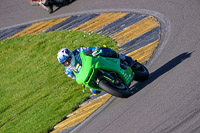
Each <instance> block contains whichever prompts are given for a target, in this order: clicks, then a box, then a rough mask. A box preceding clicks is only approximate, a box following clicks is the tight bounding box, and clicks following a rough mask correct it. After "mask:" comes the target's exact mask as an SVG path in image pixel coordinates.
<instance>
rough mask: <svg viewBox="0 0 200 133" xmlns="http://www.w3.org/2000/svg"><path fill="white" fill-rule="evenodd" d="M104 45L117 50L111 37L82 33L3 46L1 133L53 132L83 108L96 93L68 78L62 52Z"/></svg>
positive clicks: (0, 44) (30, 37)
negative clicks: (87, 100) (84, 90)
mask: <svg viewBox="0 0 200 133" xmlns="http://www.w3.org/2000/svg"><path fill="white" fill-rule="evenodd" d="M102 44H107V45H108V46H109V47H111V48H113V49H114V50H117V46H116V43H115V42H114V41H113V40H112V39H110V38H109V37H106V36H102V35H99V34H91V33H84V32H80V31H56V32H49V33H41V34H37V35H28V36H23V37H17V38H12V39H7V40H4V41H0V62H1V64H0V73H1V74H0V79H1V80H0V102H1V104H0V132H1V133H40V132H48V131H50V130H51V129H52V128H53V126H54V125H55V124H56V123H58V122H60V121H61V120H63V119H64V118H65V116H66V115H67V114H69V113H71V112H73V111H74V110H75V109H77V107H78V105H79V104H81V103H82V102H83V101H85V100H86V99H87V98H88V96H89V95H90V93H89V91H87V92H86V93H83V92H82V89H83V88H82V87H81V85H78V84H77V83H76V81H74V80H72V79H70V78H68V77H67V76H66V75H65V73H64V67H63V66H62V65H61V64H59V63H58V61H57V52H58V50H59V49H61V48H65V47H66V48H69V49H71V50H74V49H76V48H78V47H81V46H84V47H90V46H102Z"/></svg>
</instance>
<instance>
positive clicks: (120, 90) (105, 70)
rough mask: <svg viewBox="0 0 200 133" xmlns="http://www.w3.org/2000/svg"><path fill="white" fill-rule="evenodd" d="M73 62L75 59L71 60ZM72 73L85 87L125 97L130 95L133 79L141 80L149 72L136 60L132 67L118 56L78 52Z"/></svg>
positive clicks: (145, 78) (147, 75) (146, 76)
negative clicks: (110, 56)
mask: <svg viewBox="0 0 200 133" xmlns="http://www.w3.org/2000/svg"><path fill="white" fill-rule="evenodd" d="M72 62H75V61H72ZM76 62H78V63H76V64H74V63H72V64H73V65H74V66H75V69H74V74H75V76H76V81H77V83H78V84H83V85H85V87H87V88H92V89H96V90H100V91H106V92H107V93H110V94H111V95H113V96H116V97H120V98H127V97H129V96H131V95H132V91H131V89H130V88H129V86H130V84H131V82H132V81H133V80H135V81H139V82H143V81H145V80H147V79H148V77H149V72H148V70H147V68H146V67H145V66H143V65H142V64H140V63H138V62H137V61H136V62H135V64H134V65H133V67H132V68H131V67H129V66H128V65H127V63H126V62H122V61H120V59H119V58H109V57H102V56H100V55H99V54H98V53H95V54H94V53H92V54H91V53H89V54H88V53H86V52H83V51H82V52H80V54H79V58H78V60H76Z"/></svg>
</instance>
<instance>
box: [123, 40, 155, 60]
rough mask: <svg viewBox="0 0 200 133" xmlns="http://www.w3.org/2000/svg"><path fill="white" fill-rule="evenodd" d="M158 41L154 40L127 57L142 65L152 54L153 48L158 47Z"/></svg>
mask: <svg viewBox="0 0 200 133" xmlns="http://www.w3.org/2000/svg"><path fill="white" fill-rule="evenodd" d="M158 42H159V40H156V41H154V42H152V43H150V44H148V45H146V46H144V47H142V48H140V49H137V50H136V51H133V52H131V53H128V54H127V55H128V56H130V57H131V58H132V59H134V60H137V61H138V62H140V63H142V62H145V61H147V60H148V59H149V58H150V57H151V55H152V54H153V52H154V50H155V48H156V47H157V46H158Z"/></svg>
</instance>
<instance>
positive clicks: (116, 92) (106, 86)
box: [99, 79, 131, 98]
mask: <svg viewBox="0 0 200 133" xmlns="http://www.w3.org/2000/svg"><path fill="white" fill-rule="evenodd" d="M99 87H100V88H102V89H103V90H105V91H106V92H107V93H110V94H111V95H113V96H116V97H120V98H128V97H129V96H131V90H130V89H129V88H126V87H125V88H123V89H118V88H116V87H114V86H113V85H111V84H110V83H109V82H108V81H106V80H105V79H101V80H100V81H99Z"/></svg>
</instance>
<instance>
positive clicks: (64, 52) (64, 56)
mask: <svg viewBox="0 0 200 133" xmlns="http://www.w3.org/2000/svg"><path fill="white" fill-rule="evenodd" d="M57 59H58V61H59V62H60V63H61V64H63V65H64V66H66V67H67V66H69V65H70V63H71V59H72V52H71V51H70V50H69V49H68V48H62V49H60V50H59V51H58V54H57Z"/></svg>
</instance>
